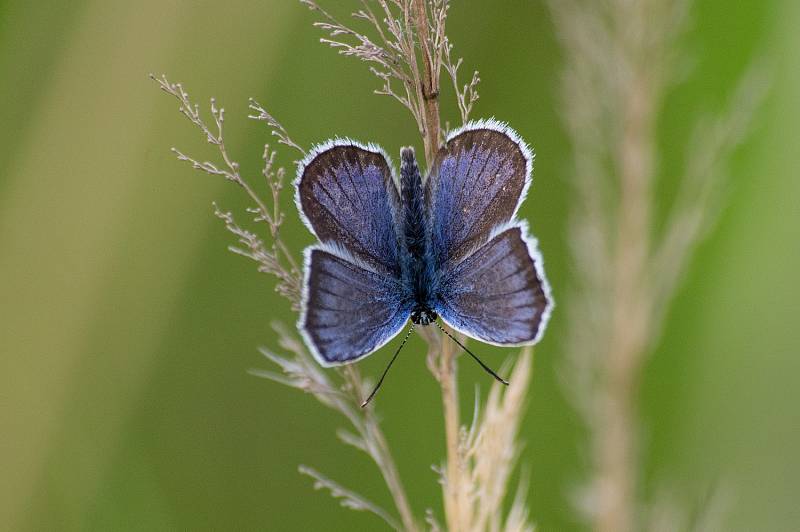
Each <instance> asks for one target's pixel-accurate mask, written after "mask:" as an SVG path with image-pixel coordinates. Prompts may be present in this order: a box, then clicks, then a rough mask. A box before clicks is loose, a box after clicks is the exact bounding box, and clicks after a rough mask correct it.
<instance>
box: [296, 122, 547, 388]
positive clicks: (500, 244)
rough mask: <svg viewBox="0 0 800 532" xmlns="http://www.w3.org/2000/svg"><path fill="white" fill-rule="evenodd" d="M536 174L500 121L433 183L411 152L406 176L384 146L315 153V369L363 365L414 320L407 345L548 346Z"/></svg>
mask: <svg viewBox="0 0 800 532" xmlns="http://www.w3.org/2000/svg"><path fill="white" fill-rule="evenodd" d="M532 169H533V153H532V152H531V150H530V149H529V148H528V146H527V145H526V144H525V142H523V141H522V140H521V139H520V137H519V136H518V135H517V134H516V133H515V132H514V131H513V130H512V129H511V128H509V127H508V126H507V125H505V124H503V123H501V122H498V121H495V120H493V119H491V120H480V121H475V122H470V123H468V124H466V125H465V126H464V127H462V128H460V129H459V130H457V131H454V132H452V133H451V134H449V135H448V136H447V139H446V142H445V143H444V145H443V146H442V147H441V148H440V149H439V151H438V153H437V154H436V156H435V159H434V161H433V163H432V164H431V168H430V169H429V171H428V174H427V177H426V178H425V179H423V177H422V174H421V172H420V169H419V166H418V164H417V161H416V157H415V155H414V150H413V148H403V149H402V150H401V152H400V174H399V176H397V175H396V174H395V172H394V167H393V165H392V163H391V161H390V159H389V157H388V156H387V155H386V153H385V152H384V151H383V150H382V149H381V148H380V147H378V146H376V145H374V144H367V145H363V144H360V143H358V142H354V141H352V140H349V139H334V140H330V141H328V142H325V143H323V144H321V145H319V146H317V147H316V148H314V149H313V150H312V151H311V152H310V153H309V154H308V155H307V156H306V157H305V159H304V160H303V161H301V162H300V163H299V165H298V172H297V179H296V181H295V187H296V188H295V201H296V203H297V207H298V210H299V212H300V214H301V218H302V219H303V221H304V223H305V224H306V226H307V227H308V228H309V230H310V231H311V232H312V233H313V234H314V235H315V236H316V237H317V238H318V239H319V243H318V244H315V245H312V246H310V247H308V248H307V249H306V250H305V252H304V259H305V260H304V280H303V285H302V300H301V313H300V319H299V322H298V329H299V331H300V332H301V335H302V336H303V338H304V340H305V342H306V344H307V345H308V348H309V350H310V351H311V353H312V354H313V355H314V357H315V358H316V359H317V361H319V363H320V364H321V365H323V366H334V365H339V364H347V363H350V362H354V361H356V360H359V359H361V358H364V357H366V356H367V355H370V354H371V353H374V352H375V351H376V350H378V349H379V348H380V347H382V346H383V345H385V344H386V343H387V342H389V341H390V340H391V339H392V338H394V337H395V336H397V335H398V333H400V332H401V330H402V329H403V328H404V325H405V324H406V323H407V322H408V320H409V319H410V320H411V323H412V329H410V330H409V332H408V334H406V337H405V339H404V340H403V344H404V343H405V340H406V339H408V335H409V334H410V333H411V331H412V330H413V327H415V326H425V325H429V324H431V323H437V325H438V322H437V319H439V318H441V320H442V321H444V323H446V324H447V325H448V326H449V327H451V328H452V329H454V330H456V331H459V332H461V333H463V334H465V335H467V336H469V337H472V338H475V339H477V340H480V341H482V342H486V343H489V344H494V345H501V346H518V345H528V344H533V343H536V342H537V341H538V340H539V339H540V338H541V336H542V334H543V333H544V330H545V328H546V326H547V321H548V319H549V316H550V312H551V310H552V306H553V299H552V296H551V294H550V287H549V285H548V282H547V279H546V277H545V273H544V269H543V265H542V258H541V255H540V254H539V252H538V251H537V247H536V241H535V240H534V239H533V238H532V237H531V236H529V234H528V228H527V224H526V223H525V222H524V221H521V220H517V219H516V214H517V211H518V210H519V207H520V204H521V203H522V201H523V200H524V198H525V195H526V193H527V191H528V188H529V187H530V184H531V172H532ZM439 327H440V328H442V327H441V325H439ZM442 330H443V331H444V332H445V333H447V331H446V330H445V329H444V328H442ZM448 334H449V333H448ZM451 338H453V339H454V340H456V338H455V337H453V336H452V335H451ZM456 341H457V342H458V340H456ZM459 344H460V342H459ZM401 346H402V344H401ZM462 347H463V345H462ZM398 353H399V350H398ZM470 354H472V353H471V352H470ZM396 356H397V353H395V357H396ZM472 356H473V357H474V358H476V360H478V359H477V357H475V355H472ZM393 361H394V358H393V359H392V362H393ZM478 361H479V362H480V360H478ZM480 363H481V365H482V366H483V367H484V369H487V371H490V373H492V374H493V375H494V376H495V377H497V375H496V374H494V373H493V372H491V370H489V369H488V368H487V367H486V366H485V365H483V363H482V362H480ZM390 365H391V363H390ZM387 371H388V367H387ZM384 376H385V372H384ZM497 378H498V379H499V377H497ZM381 380H382V378H381ZM379 384H380V383H379ZM376 390H377V387H376ZM373 393H374V392H373Z"/></svg>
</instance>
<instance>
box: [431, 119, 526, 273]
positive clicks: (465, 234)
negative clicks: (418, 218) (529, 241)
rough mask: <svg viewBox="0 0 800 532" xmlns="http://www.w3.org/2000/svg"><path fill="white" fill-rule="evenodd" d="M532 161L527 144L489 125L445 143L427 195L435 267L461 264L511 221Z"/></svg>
mask: <svg viewBox="0 0 800 532" xmlns="http://www.w3.org/2000/svg"><path fill="white" fill-rule="evenodd" d="M531 161H532V155H531V152H530V150H529V149H528V148H527V147H526V146H525V144H524V143H523V142H521V141H520V140H519V139H518V138H517V136H516V135H515V134H514V133H513V132H511V131H510V130H509V129H507V128H505V127H504V126H501V125H500V124H498V123H496V122H493V121H488V122H485V123H481V122H479V123H477V124H475V125H474V126H470V127H468V128H466V129H465V130H464V131H463V132H461V133H456V134H455V135H452V136H451V137H450V138H449V139H448V141H447V143H446V144H445V146H443V147H442V148H441V149H440V150H439V152H438V154H437V156H436V160H435V161H434V164H433V166H432V168H431V172H430V176H429V177H428V180H427V182H426V191H425V192H426V202H427V204H428V212H429V213H430V214H429V224H430V234H431V249H432V251H433V253H434V258H435V262H436V266H437V267H439V268H446V267H447V264H448V263H449V262H453V263H457V262H459V261H460V260H461V259H463V258H464V257H465V256H467V255H468V254H469V253H470V252H471V251H472V250H473V249H475V248H476V247H478V246H480V245H482V244H484V243H485V242H486V241H487V240H488V238H489V235H490V233H491V232H492V230H493V229H494V228H496V227H497V226H499V225H502V224H505V223H507V222H508V221H510V220H511V218H512V217H513V216H514V213H515V212H516V210H517V207H518V205H519V202H520V200H521V198H522V196H523V193H524V191H525V189H526V188H527V186H528V183H529V182H530V173H531Z"/></svg>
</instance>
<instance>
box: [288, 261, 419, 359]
mask: <svg viewBox="0 0 800 532" xmlns="http://www.w3.org/2000/svg"><path fill="white" fill-rule="evenodd" d="M305 272H306V274H305V282H304V284H303V308H302V312H301V316H300V323H299V328H300V331H301V332H302V334H303V336H304V338H305V339H306V341H307V343H308V345H309V347H310V348H311V349H312V352H313V353H314V355H315V356H316V358H317V360H318V361H319V362H320V363H321V364H322V365H324V366H331V365H336V364H342V363H347V362H353V361H355V360H358V359H359V358H362V357H364V356H366V355H368V354H370V353H372V352H373V351H375V350H376V349H378V348H379V347H381V346H382V345H384V344H385V343H386V342H388V341H389V340H391V339H392V338H393V337H394V336H395V335H397V333H398V332H400V330H401V329H402V327H403V325H404V324H405V322H406V321H407V320H408V317H409V315H410V313H411V308H410V305H409V301H408V298H407V297H406V298H404V297H403V294H404V291H403V287H402V286H401V284H400V281H399V280H398V279H395V278H393V277H392V276H389V275H386V274H384V273H378V272H375V271H373V270H371V269H370V268H369V266H368V265H367V264H364V263H363V262H362V261H360V260H359V259H358V258H356V257H353V256H348V254H347V252H345V251H343V250H341V249H336V248H335V247H332V246H319V247H315V246H312V247H310V248H308V249H307V250H306V269H305Z"/></svg>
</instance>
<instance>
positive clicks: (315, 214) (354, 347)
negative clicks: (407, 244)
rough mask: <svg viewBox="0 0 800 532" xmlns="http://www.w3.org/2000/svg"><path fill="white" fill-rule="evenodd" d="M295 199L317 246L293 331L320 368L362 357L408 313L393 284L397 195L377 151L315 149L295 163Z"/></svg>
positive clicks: (396, 279)
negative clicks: (306, 345) (296, 168)
mask: <svg viewBox="0 0 800 532" xmlns="http://www.w3.org/2000/svg"><path fill="white" fill-rule="evenodd" d="M296 187H297V188H296V201H297V204H298V208H299V210H300V212H301V214H302V215H303V217H304V221H305V222H306V223H307V225H308V226H309V229H311V231H312V232H313V233H314V234H315V235H316V236H317V237H318V238H319V239H320V241H321V242H322V244H321V245H319V246H312V247H310V248H308V249H307V250H306V253H305V259H306V260H305V278H304V282H303V292H302V307H301V314H300V321H299V323H298V328H299V329H300V332H301V333H302V335H303V337H304V339H305V340H306V342H307V344H308V346H309V349H310V350H311V351H312V353H313V354H314V355H315V356H316V358H317V360H318V361H319V362H320V363H321V364H323V365H325V366H330V365H335V364H342V363H346V362H352V361H354V360H357V359H359V358H362V357H364V356H366V355H368V354H370V353H372V352H373V351H375V350H376V349H378V348H379V347H381V346H382V345H383V344H385V343H386V342H388V341H389V340H390V339H391V338H393V337H394V336H395V335H396V334H397V333H398V332H399V331H400V329H401V328H402V326H403V324H404V323H405V322H406V320H407V319H408V316H409V314H410V312H411V310H410V308H408V306H409V303H408V298H407V296H406V293H405V291H404V288H403V285H402V282H401V280H400V262H399V261H400V249H399V245H398V238H397V233H396V227H397V220H399V214H398V213H399V196H398V192H397V187H396V186H395V182H394V179H393V176H392V172H391V166H390V164H389V162H388V160H387V158H386V157H385V156H384V154H383V153H382V152H381V151H380V149H378V148H377V147H373V146H362V145H359V144H356V143H353V142H350V141H334V142H330V143H327V144H324V145H322V146H321V147H319V148H317V149H315V150H313V151H312V153H311V154H310V155H309V156H308V157H307V158H306V159H305V160H304V161H303V162H302V163H301V164H300V167H299V169H298V178H297V182H296Z"/></svg>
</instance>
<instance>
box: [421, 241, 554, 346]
mask: <svg viewBox="0 0 800 532" xmlns="http://www.w3.org/2000/svg"><path fill="white" fill-rule="evenodd" d="M528 242H529V241H528V240H527V237H526V235H525V227H524V226H519V225H515V226H511V227H509V228H507V229H505V230H502V231H500V232H499V233H498V234H497V235H496V236H494V237H493V238H492V239H491V240H489V242H487V243H486V244H484V245H483V246H481V247H479V248H478V249H477V250H475V251H474V252H473V253H471V254H470V255H469V256H468V257H467V258H465V259H464V260H463V261H461V262H460V263H458V264H457V265H455V266H454V267H453V268H451V269H449V270H448V271H447V273H446V274H445V276H444V277H443V278H442V281H441V285H440V286H441V288H440V290H441V296H440V300H439V305H438V306H437V309H436V310H437V312H438V313H439V315H440V316H441V317H442V319H443V320H444V321H445V322H447V323H448V324H449V325H450V326H452V327H454V328H455V329H457V330H459V331H462V332H464V333H465V334H467V335H468V336H472V337H474V338H477V339H479V340H482V341H484V342H488V343H492V344H498V345H520V344H528V343H533V342H536V341H537V340H538V338H539V337H540V336H541V333H542V332H543V330H544V327H545V325H546V321H547V318H548V314H549V311H550V300H549V297H550V296H549V289H548V287H547V281H546V280H545V278H544V276H543V273H542V265H541V260H540V259H539V256H538V253H536V252H535V250H534V249H532V248H533V243H531V245H530V246H529V245H528Z"/></svg>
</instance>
